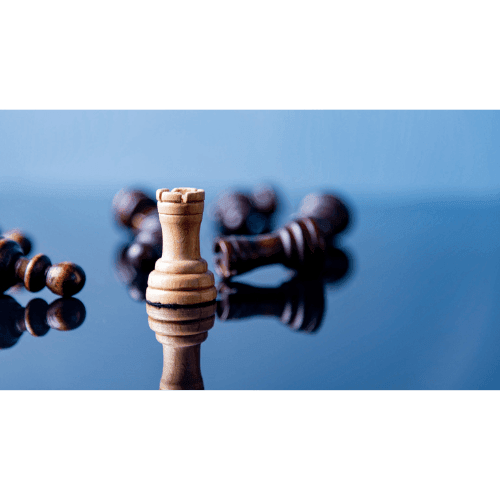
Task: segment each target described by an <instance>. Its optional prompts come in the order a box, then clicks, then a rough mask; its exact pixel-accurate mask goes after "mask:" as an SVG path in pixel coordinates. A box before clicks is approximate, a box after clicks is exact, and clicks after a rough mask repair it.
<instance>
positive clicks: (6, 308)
mask: <svg viewBox="0 0 500 500" xmlns="http://www.w3.org/2000/svg"><path fill="white" fill-rule="evenodd" d="M85 315H86V312H85V306H84V305H83V303H82V302H81V301H79V300H78V299H75V298H63V299H57V300H55V301H54V302H52V304H50V305H48V304H47V302H45V300H43V299H39V298H36V299H33V300H30V301H29V302H28V305H27V306H26V308H24V307H22V306H21V305H20V304H18V302H17V301H16V300H14V299H13V298H12V297H10V296H9V295H0V349H6V348H9V347H12V346H13V345H14V344H16V343H17V341H18V340H19V338H20V337H21V335H22V334H23V332H25V331H26V330H27V331H29V332H30V333H31V335H33V336H34V337H42V336H43V335H45V334H46V333H47V332H48V331H49V330H50V329H51V328H53V329H55V330H60V331H67V330H74V329H76V328H78V327H79V326H80V325H81V324H82V323H83V322H84V320H85Z"/></svg>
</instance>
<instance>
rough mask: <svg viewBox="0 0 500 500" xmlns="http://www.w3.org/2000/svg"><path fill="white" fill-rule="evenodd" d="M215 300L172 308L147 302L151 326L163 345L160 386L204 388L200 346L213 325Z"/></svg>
mask: <svg viewBox="0 0 500 500" xmlns="http://www.w3.org/2000/svg"><path fill="white" fill-rule="evenodd" d="M216 307H217V305H216V303H215V302H214V303H212V304H207V305H201V306H200V307H189V308H180V309H171V308H168V307H163V308H162V307H155V306H151V305H149V304H147V305H146V309H147V313H148V322H149V326H150V328H151V329H152V330H153V331H154V332H155V334H156V339H157V340H158V342H160V343H161V344H162V345H163V372H162V376H161V381H160V389H169V390H201V389H204V385H203V378H202V376H201V368H200V345H201V343H202V342H204V341H205V340H206V338H207V337H208V331H209V330H210V329H211V328H212V327H213V326H214V322H215V310H216Z"/></svg>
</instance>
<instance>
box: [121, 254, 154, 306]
mask: <svg viewBox="0 0 500 500" xmlns="http://www.w3.org/2000/svg"><path fill="white" fill-rule="evenodd" d="M128 248H129V245H124V246H121V247H120V248H119V249H118V251H117V252H116V256H115V261H114V262H115V272H116V277H117V279H118V281H120V283H122V284H124V285H125V286H126V287H127V290H128V293H129V295H130V297H131V298H132V299H133V300H136V301H137V302H144V301H145V300H146V288H147V287H148V276H149V273H150V272H151V271H152V270H153V269H154V263H153V265H152V266H151V269H150V270H149V271H148V270H145V271H144V270H142V269H141V267H143V266H141V267H139V268H137V267H135V266H133V265H132V264H131V263H130V262H129V260H128V259H127V250H128Z"/></svg>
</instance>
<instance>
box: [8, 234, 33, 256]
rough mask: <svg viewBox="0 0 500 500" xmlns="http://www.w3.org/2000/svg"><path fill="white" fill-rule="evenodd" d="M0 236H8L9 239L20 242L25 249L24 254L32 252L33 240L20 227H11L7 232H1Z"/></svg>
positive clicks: (22, 248)
mask: <svg viewBox="0 0 500 500" xmlns="http://www.w3.org/2000/svg"><path fill="white" fill-rule="evenodd" d="M0 238H8V239H9V240H13V241H15V242H16V243H18V244H19V246H20V247H21V250H22V251H23V255H25V256H26V255H28V254H29V253H30V252H31V249H32V244H31V240H30V239H29V238H28V237H27V236H26V235H25V234H24V233H23V232H22V231H20V230H19V229H11V230H10V231H7V232H6V233H3V234H1V235H0Z"/></svg>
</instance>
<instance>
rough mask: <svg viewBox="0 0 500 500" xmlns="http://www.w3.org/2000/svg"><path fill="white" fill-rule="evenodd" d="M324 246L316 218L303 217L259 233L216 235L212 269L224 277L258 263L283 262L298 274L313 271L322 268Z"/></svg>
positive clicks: (253, 267)
mask: <svg viewBox="0 0 500 500" xmlns="http://www.w3.org/2000/svg"><path fill="white" fill-rule="evenodd" d="M325 247H326V244H325V240H324V238H323V234H322V232H321V231H320V229H319V227H318V224H317V222H315V221H314V220H313V219H310V218H306V217H303V218H299V219H295V220H293V221H291V222H289V223H288V224H285V226H283V227H282V228H280V229H278V230H277V231H275V232H274V233H270V234H265V235H262V236H254V237H245V236H227V237H221V238H217V239H216V240H215V242H214V252H215V253H216V256H215V271H216V272H217V274H219V275H220V276H221V277H223V278H226V279H227V278H231V277H232V276H236V275H239V274H243V273H246V272H248V271H251V270H252V269H255V268H257V267H260V266H266V265H270V264H283V265H284V266H286V267H288V268H290V269H294V270H295V271H297V272H299V273H301V274H308V275H315V274H317V273H319V272H320V271H321V269H322V268H323V264H324V257H325V255H324V254H325Z"/></svg>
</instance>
